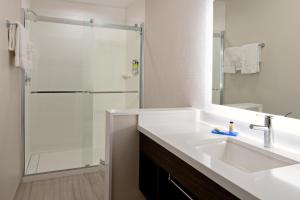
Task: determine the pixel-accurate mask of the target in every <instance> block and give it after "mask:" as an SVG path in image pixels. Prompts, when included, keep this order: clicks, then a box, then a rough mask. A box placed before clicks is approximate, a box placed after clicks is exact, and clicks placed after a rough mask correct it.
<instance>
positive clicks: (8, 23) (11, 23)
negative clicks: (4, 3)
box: [6, 20, 17, 28]
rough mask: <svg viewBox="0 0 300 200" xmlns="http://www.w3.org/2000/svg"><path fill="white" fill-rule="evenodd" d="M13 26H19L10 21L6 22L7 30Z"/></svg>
mask: <svg viewBox="0 0 300 200" xmlns="http://www.w3.org/2000/svg"><path fill="white" fill-rule="evenodd" d="M11 25H17V23H15V22H11V21H9V20H6V26H7V28H9V26H11Z"/></svg>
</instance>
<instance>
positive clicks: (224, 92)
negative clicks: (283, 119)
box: [212, 0, 300, 119]
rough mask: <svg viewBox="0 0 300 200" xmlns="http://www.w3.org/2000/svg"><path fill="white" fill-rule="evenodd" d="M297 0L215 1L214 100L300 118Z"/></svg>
mask: <svg viewBox="0 0 300 200" xmlns="http://www.w3.org/2000/svg"><path fill="white" fill-rule="evenodd" d="M299 19H300V1H298V0H276V1H271V0H215V1H214V36H213V79H212V80H213V84H212V94H213V95H212V103H213V104H218V105H224V106H230V107H235V108H241V109H247V110H252V111H258V112H264V113H269V114H275V115H288V116H289V117H292V118H298V119H300V89H299V86H300V78H299V77H300V39H299V36H300V23H299Z"/></svg>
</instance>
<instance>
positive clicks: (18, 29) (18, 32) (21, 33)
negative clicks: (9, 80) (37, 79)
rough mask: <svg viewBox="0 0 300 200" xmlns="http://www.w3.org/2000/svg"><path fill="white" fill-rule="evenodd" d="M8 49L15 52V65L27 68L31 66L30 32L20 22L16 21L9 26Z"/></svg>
mask: <svg viewBox="0 0 300 200" xmlns="http://www.w3.org/2000/svg"><path fill="white" fill-rule="evenodd" d="M8 38H9V42H8V49H9V50H10V51H13V52H14V53H15V66H16V67H20V68H23V69H24V70H27V69H28V68H29V60H30V55H29V52H30V51H29V50H28V49H29V46H28V42H29V34H28V32H27V30H26V29H25V28H24V26H23V25H22V24H21V23H19V22H14V23H13V24H12V25H10V27H9V37H8Z"/></svg>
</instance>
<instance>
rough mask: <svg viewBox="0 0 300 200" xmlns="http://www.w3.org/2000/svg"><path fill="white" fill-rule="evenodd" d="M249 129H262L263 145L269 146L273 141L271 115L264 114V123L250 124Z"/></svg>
mask: <svg viewBox="0 0 300 200" xmlns="http://www.w3.org/2000/svg"><path fill="white" fill-rule="evenodd" d="M250 129H253V130H261V131H264V146H265V147H266V148H271V147H272V146H273V143H274V131H273V127H272V116H265V125H263V126H261V125H256V124H250Z"/></svg>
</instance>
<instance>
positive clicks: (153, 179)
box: [139, 152, 159, 200]
mask: <svg viewBox="0 0 300 200" xmlns="http://www.w3.org/2000/svg"><path fill="white" fill-rule="evenodd" d="M139 173H140V177H139V186H140V190H141V192H142V193H143V194H144V196H145V198H146V199H147V200H158V199H159V197H158V193H159V191H158V188H159V187H158V184H159V168H158V166H157V165H156V164H154V163H153V162H152V161H151V160H150V159H149V158H148V157H147V156H145V155H144V154H143V153H142V152H141V153H140V172H139Z"/></svg>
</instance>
